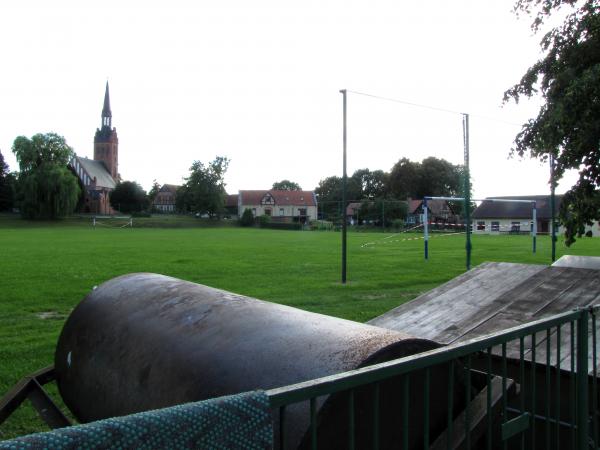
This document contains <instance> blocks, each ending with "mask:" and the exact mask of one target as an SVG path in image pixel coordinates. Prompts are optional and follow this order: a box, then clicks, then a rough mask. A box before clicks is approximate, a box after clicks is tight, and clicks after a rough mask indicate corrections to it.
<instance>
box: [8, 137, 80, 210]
mask: <svg viewBox="0 0 600 450" xmlns="http://www.w3.org/2000/svg"><path fill="white" fill-rule="evenodd" d="M12 151H13V153H14V154H15V156H16V157H17V161H18V162H19V167H20V169H21V172H20V174H19V177H18V180H17V191H18V195H19V197H20V200H21V201H20V208H21V214H22V215H23V216H24V217H26V218H30V219H56V218H60V217H64V216H67V215H68V214H70V213H72V212H73V210H74V209H75V206H76V205H77V199H78V197H79V191H80V188H79V183H78V182H77V178H76V177H75V175H73V173H72V172H71V171H70V170H69V169H68V168H67V164H68V163H69V161H70V160H71V159H72V158H73V156H74V153H73V149H72V148H71V147H69V146H68V145H67V143H66V141H65V138H63V137H62V136H59V135H57V134H55V133H47V134H36V135H34V136H32V138H31V139H29V138H27V137H25V136H19V137H17V138H16V139H15V141H14V143H13V146H12Z"/></svg>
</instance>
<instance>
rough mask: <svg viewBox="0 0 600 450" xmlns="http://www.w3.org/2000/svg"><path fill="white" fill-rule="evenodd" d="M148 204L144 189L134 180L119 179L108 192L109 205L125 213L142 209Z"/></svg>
mask: <svg viewBox="0 0 600 450" xmlns="http://www.w3.org/2000/svg"><path fill="white" fill-rule="evenodd" d="M148 205H149V201H148V196H147V195H146V191H144V189H142V186H140V185H139V184H138V183H136V182H135V181H121V182H120V183H118V184H117V186H116V187H115V189H114V190H113V191H112V192H111V193H110V206H112V207H113V208H114V209H116V210H117V211H121V212H123V213H126V214H129V213H132V212H140V211H144V210H146V209H147V208H148Z"/></svg>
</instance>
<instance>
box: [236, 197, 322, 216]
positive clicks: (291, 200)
mask: <svg viewBox="0 0 600 450" xmlns="http://www.w3.org/2000/svg"><path fill="white" fill-rule="evenodd" d="M237 200H238V208H237V209H238V216H239V217H241V216H242V214H243V212H244V211H245V210H246V209H249V210H250V211H252V214H253V215H254V217H258V216H262V215H266V216H271V220H272V221H273V222H301V223H308V222H310V221H311V220H315V219H317V198H316V196H315V193H314V192H313V191H277V190H269V191H239V194H238V199H237Z"/></svg>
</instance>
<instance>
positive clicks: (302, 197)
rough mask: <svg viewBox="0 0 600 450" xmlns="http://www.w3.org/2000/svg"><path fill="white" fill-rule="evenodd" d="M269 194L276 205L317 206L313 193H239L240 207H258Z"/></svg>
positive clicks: (271, 191)
mask: <svg viewBox="0 0 600 450" xmlns="http://www.w3.org/2000/svg"><path fill="white" fill-rule="evenodd" d="M267 194H271V195H272V196H273V199H274V200H275V204H276V205H294V206H317V203H316V201H315V195H314V193H313V191H275V190H269V191H240V196H241V203H242V205H260V202H261V201H262V199H263V197H264V196H265V195H267Z"/></svg>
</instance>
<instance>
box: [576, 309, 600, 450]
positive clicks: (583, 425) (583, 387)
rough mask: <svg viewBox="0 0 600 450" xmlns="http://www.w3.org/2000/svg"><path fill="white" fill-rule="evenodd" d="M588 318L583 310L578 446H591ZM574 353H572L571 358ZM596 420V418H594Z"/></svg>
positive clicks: (579, 339)
mask: <svg viewBox="0 0 600 450" xmlns="http://www.w3.org/2000/svg"><path fill="white" fill-rule="evenodd" d="M588 320H589V311H588V310H587V309H582V310H581V316H580V317H579V319H577V401H576V404H577V448H578V449H581V450H584V449H588V448H589V444H588V441H589V435H588V421H589V406H588ZM572 357H573V355H571V358H572ZM594 420H595V419H594Z"/></svg>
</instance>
